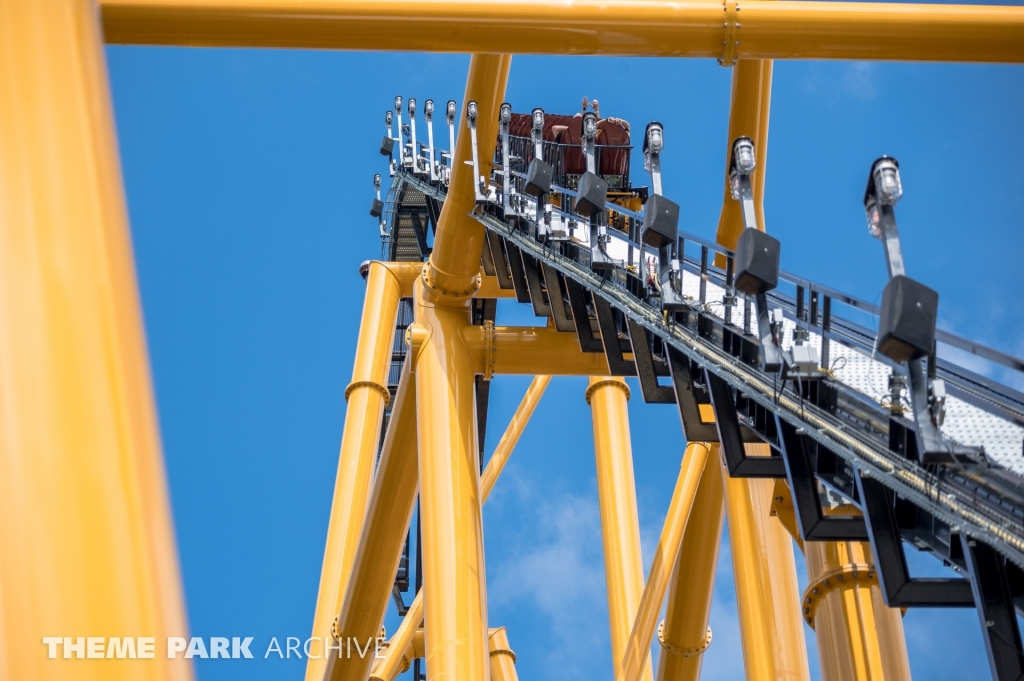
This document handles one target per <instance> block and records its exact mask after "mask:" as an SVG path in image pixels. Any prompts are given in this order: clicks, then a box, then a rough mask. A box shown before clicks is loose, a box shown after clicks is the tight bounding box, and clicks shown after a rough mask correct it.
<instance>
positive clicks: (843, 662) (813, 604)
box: [802, 506, 911, 681]
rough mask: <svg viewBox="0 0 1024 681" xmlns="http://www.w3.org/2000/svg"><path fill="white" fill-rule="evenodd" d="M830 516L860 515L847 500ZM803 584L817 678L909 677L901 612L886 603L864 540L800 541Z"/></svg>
mask: <svg viewBox="0 0 1024 681" xmlns="http://www.w3.org/2000/svg"><path fill="white" fill-rule="evenodd" d="M828 514H829V515H832V516H842V517H849V516H851V515H859V514H860V513H859V511H857V509H856V508H854V507H852V506H845V507H844V506H840V507H837V508H835V509H831V510H830V511H829V513H828ZM803 548H804V558H805V559H806V563H807V581H808V587H807V589H806V590H805V592H804V600H803V604H802V610H803V615H804V619H805V620H806V621H807V623H808V624H809V625H810V626H811V627H812V628H813V629H814V632H815V634H816V635H815V639H816V640H817V643H818V661H819V663H820V664H821V678H822V681H859V680H860V679H878V680H879V681H910V678H911V676H910V661H909V659H908V658H907V643H906V639H905V638H904V635H903V615H902V613H901V612H900V611H899V609H898V608H889V607H887V606H886V605H885V603H884V601H883V600H882V592H881V589H880V588H879V586H878V579H877V577H876V575H875V569H874V564H873V560H874V559H873V557H872V555H871V545H870V544H868V543H867V542H864V541H807V542H804V544H803Z"/></svg>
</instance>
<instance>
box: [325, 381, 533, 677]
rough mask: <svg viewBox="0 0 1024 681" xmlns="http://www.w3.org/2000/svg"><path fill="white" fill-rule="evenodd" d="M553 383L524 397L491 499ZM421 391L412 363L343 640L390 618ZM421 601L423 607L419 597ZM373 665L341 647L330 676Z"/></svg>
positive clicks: (496, 462) (349, 596) (341, 628)
mask: <svg viewBox="0 0 1024 681" xmlns="http://www.w3.org/2000/svg"><path fill="white" fill-rule="evenodd" d="M550 381H551V377H550V376H537V377H536V378H534V379H533V382H532V383H531V384H530V387H529V388H528V389H527V391H526V394H525V395H524V396H523V400H522V402H521V403H520V404H519V408H518V409H517V410H516V413H515V414H514V415H513V417H512V420H511V421H510V422H509V424H508V428H507V429H506V430H505V433H504V434H503V435H502V438H501V440H500V441H499V442H498V446H497V448H495V451H494V454H493V455H492V457H491V461H490V462H489V463H488V466H487V470H486V471H485V472H484V478H483V479H482V480H481V487H482V488H483V491H482V496H483V498H484V499H485V500H486V498H487V492H489V491H490V487H491V486H492V485H493V484H494V481H495V480H496V479H497V477H498V475H500V474H501V470H502V468H504V465H505V462H506V461H508V457H509V455H510V454H511V453H512V450H513V448H514V447H515V445H516V442H518V440H519V436H520V435H522V432H523V429H524V428H525V427H526V424H527V423H529V420H530V416H531V415H532V414H533V411H534V409H536V407H537V403H538V402H539V401H540V398H541V396H542V395H543V394H544V389H545V388H547V385H548V383H549V382H550ZM415 390H416V387H415V374H413V373H411V372H410V371H409V363H407V364H406V365H405V367H404V368H403V372H402V379H401V383H400V384H399V388H398V395H397V396H396V397H395V406H394V409H393V410H392V412H391V422H390V425H389V426H388V432H387V435H386V436H385V438H384V447H383V451H382V452H381V457H380V463H379V465H378V466H377V477H376V479H375V481H374V485H373V494H372V496H371V497H370V503H369V506H368V507H367V510H366V520H365V522H364V523H363V530H362V534H361V536H360V538H359V549H358V551H357V552H356V559H355V564H354V566H353V568H352V574H351V576H350V577H349V581H348V587H347V588H346V589H345V597H344V599H343V600H342V606H341V613H340V614H339V615H338V621H337V626H336V627H335V630H336V632H337V634H338V638H339V640H344V639H346V638H350V637H351V638H353V639H355V640H357V641H366V640H368V639H371V638H373V637H374V636H376V635H377V632H378V631H379V630H380V625H381V622H383V621H384V614H385V612H386V610H387V605H388V600H389V597H390V595H391V585H392V583H393V581H394V573H395V571H396V570H397V569H398V562H399V560H400V559H401V554H402V546H403V544H404V541H405V537H406V531H407V529H408V527H409V521H410V519H411V518H412V512H413V509H414V507H415V504H416V491H417V480H418V470H417V451H418V449H417V439H416V409H415V395H416V393H415ZM382 565H393V566H394V568H393V569H391V570H387V569H381V566H382ZM417 603H420V607H421V605H422V604H421V602H420V601H419V600H417ZM406 616H407V620H406V621H415V622H417V626H418V623H419V622H421V621H422V618H423V617H422V609H420V610H419V614H418V615H417V614H416V613H415V612H413V610H412V609H410V611H409V612H408V613H407V615H406ZM372 663H373V659H372V658H371V657H370V656H366V657H360V656H341V655H340V651H339V652H334V653H333V654H332V655H331V656H330V657H329V658H328V661H327V670H326V672H325V673H324V678H325V679H331V680H332V681H341V680H344V681H364V679H366V675H367V673H368V672H369V671H370V667H371V665H372Z"/></svg>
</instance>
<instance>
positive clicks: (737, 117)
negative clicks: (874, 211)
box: [715, 2, 777, 268]
mask: <svg viewBox="0 0 1024 681" xmlns="http://www.w3.org/2000/svg"><path fill="white" fill-rule="evenodd" d="M776 4H777V3H776V2H771V3H768V2H751V3H749V4H748V3H744V4H743V22H742V23H743V27H742V29H741V30H740V31H739V32H738V33H739V34H741V35H742V36H743V40H742V41H740V42H741V46H742V43H743V42H746V39H747V33H746V31H747V27H748V25H749V24H748V23H747V12H748V11H750V10H751V9H757V8H758V7H761V6H762V5H776ZM771 98H772V60H771V59H741V60H739V61H738V62H737V64H736V66H735V68H733V70H732V94H731V96H730V100H729V137H728V140H726V152H725V165H724V166H723V167H724V168H725V169H726V172H725V182H724V184H725V193H724V196H723V198H722V213H721V215H720V216H719V218H718V232H717V233H716V235H715V240H716V241H717V242H718V243H720V244H722V245H723V246H725V247H726V248H729V249H735V248H736V240H737V239H739V237H740V233H741V232H742V231H743V229H744V225H743V216H742V215H741V213H740V202H739V201H735V200H733V198H732V195H731V194H730V191H729V172H728V168H729V158H730V156H731V154H732V143H733V142H734V141H735V140H736V138H737V137H749V138H750V139H751V140H753V142H754V151H755V153H756V154H757V165H756V166H755V167H754V173H753V176H752V177H751V183H752V184H753V188H754V215H755V217H756V218H757V228H758V229H759V230H761V231H762V232H763V231H765V225H764V178H765V171H766V169H767V161H768V117H769V113H770V111H771ZM715 264H716V265H718V266H719V267H722V268H724V267H725V258H723V257H722V256H721V255H718V254H716V255H715Z"/></svg>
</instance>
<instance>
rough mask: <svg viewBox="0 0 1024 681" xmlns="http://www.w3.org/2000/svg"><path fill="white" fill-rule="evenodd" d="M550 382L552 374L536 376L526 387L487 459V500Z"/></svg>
mask: <svg viewBox="0 0 1024 681" xmlns="http://www.w3.org/2000/svg"><path fill="white" fill-rule="evenodd" d="M550 382H551V377H550V376H534V377H533V381H531V382H530V387H529V388H527V389H526V394H525V395H523V399H522V400H521V401H520V402H519V406H518V407H517V408H516V413H515V414H513V415H512V419H511V420H510V421H509V422H508V426H507V427H506V428H505V432H504V433H503V434H502V436H501V439H500V440H498V446H497V447H495V448H494V453H493V454H491V458H490V459H489V460H488V461H487V467H486V468H484V472H483V474H482V475H481V476H480V496H481V497H482V498H483V500H484V501H487V495H488V494H490V493H491V489H492V488H493V487H494V483H495V482H497V480H498V476H500V475H501V472H502V471H503V470H505V464H506V463H508V459H509V457H510V456H512V450H514V449H515V447H516V444H517V443H518V442H519V438H520V436H521V435H522V434H523V429H525V428H526V424H527V423H529V422H530V417H531V416H533V412H534V410H536V409H537V404H538V403H540V398H541V397H543V396H544V391H545V390H547V387H548V384H549V383H550Z"/></svg>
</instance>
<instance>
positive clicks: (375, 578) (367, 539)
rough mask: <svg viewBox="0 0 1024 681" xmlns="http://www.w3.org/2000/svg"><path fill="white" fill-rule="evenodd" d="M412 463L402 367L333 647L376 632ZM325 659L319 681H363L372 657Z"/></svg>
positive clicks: (406, 506)
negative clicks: (322, 674)
mask: <svg viewBox="0 0 1024 681" xmlns="http://www.w3.org/2000/svg"><path fill="white" fill-rule="evenodd" d="M416 459H417V447H416V383H415V374H412V373H411V372H410V371H409V363H408V362H406V365H405V366H404V367H403V371H402V378H401V380H400V382H399V386H398V394H397V395H396V396H395V406H394V408H393V409H392V410H391V421H390V423H389V425H388V431H387V435H385V437H384V447H383V448H382V451H381V455H380V463H379V464H378V466H377V476H376V479H375V481H374V485H373V493H372V495H371V496H370V503H369V506H367V509H366V518H365V520H364V522H363V527H362V532H361V533H360V537H359V546H358V549H357V551H356V555H355V560H354V562H353V565H352V571H351V574H350V575H349V579H348V583H347V586H346V588H345V590H344V591H343V595H344V598H343V599H342V604H341V611H340V613H339V614H338V619H337V621H336V623H335V627H334V632H333V633H334V634H335V638H336V639H337V640H338V641H345V640H346V639H349V638H351V639H355V640H356V641H361V642H365V641H368V640H372V639H373V638H374V637H375V636H377V635H378V632H379V631H380V625H381V622H383V621H384V614H385V612H386V611H387V605H388V596H389V595H390V594H391V585H392V584H393V583H394V580H395V572H396V571H397V570H398V563H399V561H400V560H401V558H402V546H403V545H404V543H405V538H406V536H407V535H406V532H407V530H408V529H409V521H410V520H411V519H412V512H413V509H414V508H415V506H416V482H417V477H418V470H417V461H416ZM360 645H363V643H360ZM325 657H326V658H327V660H326V663H327V668H326V671H325V672H324V676H323V678H324V679H330V680H331V681H365V679H366V675H367V673H368V672H369V671H370V665H371V664H372V663H373V656H372V655H365V656H360V655H345V654H343V652H342V650H341V648H340V647H339V648H338V650H337V651H331V654H330V655H326V654H325Z"/></svg>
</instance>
